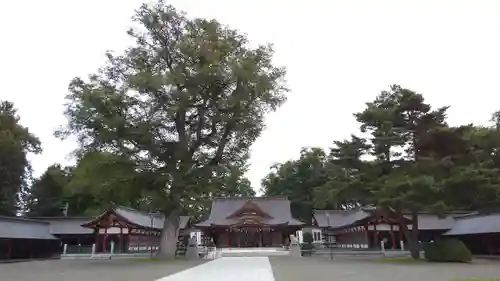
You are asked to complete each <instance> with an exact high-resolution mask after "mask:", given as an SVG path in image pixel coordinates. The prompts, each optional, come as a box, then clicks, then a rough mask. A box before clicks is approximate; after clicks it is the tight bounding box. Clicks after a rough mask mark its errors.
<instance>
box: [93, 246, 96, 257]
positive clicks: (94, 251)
mask: <svg viewBox="0 0 500 281" xmlns="http://www.w3.org/2000/svg"><path fill="white" fill-rule="evenodd" d="M95 248H96V245H95V243H94V244H92V255H95Z"/></svg>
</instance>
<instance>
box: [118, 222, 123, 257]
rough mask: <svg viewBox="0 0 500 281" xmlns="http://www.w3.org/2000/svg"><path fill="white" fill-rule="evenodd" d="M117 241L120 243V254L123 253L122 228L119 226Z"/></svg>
mask: <svg viewBox="0 0 500 281" xmlns="http://www.w3.org/2000/svg"><path fill="white" fill-rule="evenodd" d="M119 241H120V252H121V253H123V252H124V251H123V227H121V226H120V237H119Z"/></svg>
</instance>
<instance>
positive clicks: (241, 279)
mask: <svg viewBox="0 0 500 281" xmlns="http://www.w3.org/2000/svg"><path fill="white" fill-rule="evenodd" d="M466 277H476V278H493V277H500V261H491V260H489V261H488V260H476V261H475V262H473V263H471V264H451V263H432V264H430V263H416V264H404V263H394V264H390V263H385V262H384V263H381V262H375V261H370V260H363V259H342V258H336V259H335V260H334V261H330V260H329V259H327V258H316V257H306V258H298V257H297V258H293V257H270V258H267V257H227V258H220V259H216V260H213V261H209V262H207V263H203V261H201V260H199V261H189V260H177V261H170V262H159V261H152V262H151V261H150V262H144V261H141V262H138V261H131V260H102V261H101V260H99V261H97V260H94V261H92V260H50V261H36V262H23V263H12V264H0V280H1V281H35V280H36V281H67V280H70V281H155V280H157V281H181V280H182V281H184V280H186V281H197V280H204V281H205V280H206V281H212V280H214V281H215V280H217V281H274V280H275V281H327V280H328V281H341V280H342V281H403V280H404V281H451V280H452V279H454V278H466Z"/></svg>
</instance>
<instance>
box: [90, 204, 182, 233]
mask: <svg viewBox="0 0 500 281" xmlns="http://www.w3.org/2000/svg"><path fill="white" fill-rule="evenodd" d="M109 215H115V216H116V217H117V218H118V219H119V220H121V221H123V222H124V223H126V224H129V225H131V226H134V227H139V228H149V229H157V230H161V229H163V223H164V222H165V216H164V215H163V214H160V213H146V212H142V211H139V210H136V209H133V208H130V207H125V206H118V205H113V206H112V207H110V208H109V209H108V210H106V211H105V212H104V213H102V214H101V215H99V216H97V217H96V218H95V219H93V220H92V221H90V222H87V223H84V224H82V226H83V227H92V225H95V224H98V223H99V222H100V221H101V220H102V219H105V218H106V217H107V216H109ZM190 219H191V217H189V216H179V229H185V228H186V227H187V226H188V224H189V221H190Z"/></svg>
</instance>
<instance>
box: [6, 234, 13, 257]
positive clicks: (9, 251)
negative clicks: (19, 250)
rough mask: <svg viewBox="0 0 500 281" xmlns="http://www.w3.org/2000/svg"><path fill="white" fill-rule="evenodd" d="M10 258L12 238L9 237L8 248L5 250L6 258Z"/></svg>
mask: <svg viewBox="0 0 500 281" xmlns="http://www.w3.org/2000/svg"><path fill="white" fill-rule="evenodd" d="M11 258H12V239H9V249H8V250H7V259H9V260H10V259H11Z"/></svg>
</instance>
